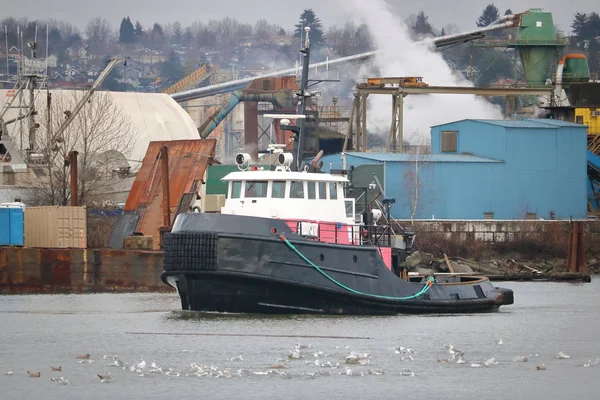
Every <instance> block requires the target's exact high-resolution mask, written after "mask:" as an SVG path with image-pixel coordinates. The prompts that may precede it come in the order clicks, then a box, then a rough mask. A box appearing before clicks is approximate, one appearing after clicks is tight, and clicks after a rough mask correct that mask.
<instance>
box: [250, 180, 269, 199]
mask: <svg viewBox="0 0 600 400" xmlns="http://www.w3.org/2000/svg"><path fill="white" fill-rule="evenodd" d="M268 186H269V183H268V182H267V181H246V191H245V193H244V197H267V187H268Z"/></svg>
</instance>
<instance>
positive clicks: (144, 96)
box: [0, 89, 200, 169]
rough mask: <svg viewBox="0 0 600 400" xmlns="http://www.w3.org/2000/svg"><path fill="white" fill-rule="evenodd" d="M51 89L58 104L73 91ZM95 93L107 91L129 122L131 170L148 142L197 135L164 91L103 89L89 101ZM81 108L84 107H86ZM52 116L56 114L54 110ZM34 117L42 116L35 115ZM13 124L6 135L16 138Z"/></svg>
mask: <svg viewBox="0 0 600 400" xmlns="http://www.w3.org/2000/svg"><path fill="white" fill-rule="evenodd" d="M8 92H9V90H8V89H0V109H1V108H2V107H3V106H4V104H5V103H6V102H7V101H9V99H10V97H7V93H8ZM50 92H51V93H52V101H53V103H58V104H60V98H61V97H63V96H72V90H60V89H57V90H53V89H51V90H50ZM80 92H83V90H80ZM98 93H103V94H105V93H107V94H109V95H110V96H111V97H112V99H113V101H114V104H115V105H116V106H117V107H118V108H119V109H120V110H122V112H123V114H124V115H125V116H126V117H127V118H128V119H129V121H130V122H131V128H130V129H129V132H124V134H129V135H133V138H134V142H135V144H134V146H133V147H132V149H131V151H130V154H129V155H128V157H127V158H128V159H130V160H131V161H132V163H131V167H132V168H133V169H138V168H139V167H140V165H141V163H137V162H136V161H141V160H143V159H144V155H145V154H146V150H147V148H148V144H149V143H150V142H151V141H158V140H182V139H184V140H185V139H199V138H200V137H199V135H198V131H197V129H196V126H195V124H194V121H193V120H192V118H191V117H190V116H189V114H188V113H187V112H186V111H185V110H184V109H183V108H182V107H181V106H180V105H179V104H177V102H176V101H175V100H173V99H172V98H171V96H169V95H167V94H163V93H138V92H104V91H103V92H96V93H94V94H93V95H92V98H91V100H90V101H92V102H93V101H94V96H96V95H97V94H98ZM16 102H17V99H15V104H16ZM36 107H37V109H38V110H40V111H41V110H45V108H46V93H45V91H41V92H37V95H36ZM83 110H85V106H84V108H83ZM82 112H83V111H82ZM17 115H18V111H17V110H15V109H10V110H8V112H7V113H6V114H5V116H4V119H5V120H10V119H12V118H15V117H16V116H17ZM53 115H57V114H56V113H54V112H53ZM37 118H38V119H39V118H43V117H40V116H38V117H37ZM38 122H41V121H38ZM12 125H13V126H10V125H9V128H8V134H9V135H10V136H13V137H15V136H17V135H16V134H15V133H16V132H15V126H14V125H15V124H12Z"/></svg>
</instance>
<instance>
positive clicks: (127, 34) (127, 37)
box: [119, 17, 135, 43]
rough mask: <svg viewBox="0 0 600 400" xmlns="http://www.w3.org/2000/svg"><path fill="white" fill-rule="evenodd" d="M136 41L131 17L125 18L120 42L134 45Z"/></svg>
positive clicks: (120, 31) (121, 28)
mask: <svg viewBox="0 0 600 400" xmlns="http://www.w3.org/2000/svg"><path fill="white" fill-rule="evenodd" d="M134 41H135V30H134V28H133V24H132V23H131V20H130V19H129V17H127V18H123V20H122V21H121V27H120V28H119V42H121V43H132V42H134Z"/></svg>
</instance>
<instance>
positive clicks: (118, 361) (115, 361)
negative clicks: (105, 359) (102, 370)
mask: <svg viewBox="0 0 600 400" xmlns="http://www.w3.org/2000/svg"><path fill="white" fill-rule="evenodd" d="M106 366H107V367H122V366H123V361H121V360H117V359H115V360H114V361H113V362H112V363H110V364H106Z"/></svg>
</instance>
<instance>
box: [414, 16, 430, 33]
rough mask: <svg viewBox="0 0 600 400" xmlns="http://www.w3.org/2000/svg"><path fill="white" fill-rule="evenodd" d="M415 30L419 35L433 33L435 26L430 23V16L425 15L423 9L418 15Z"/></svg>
mask: <svg viewBox="0 0 600 400" xmlns="http://www.w3.org/2000/svg"><path fill="white" fill-rule="evenodd" d="M413 31H414V32H415V33H416V34H417V35H433V28H432V27H431V24H430V23H429V17H428V16H427V15H425V12H423V11H421V12H419V14H418V15H417V20H416V21H415V24H414V26H413Z"/></svg>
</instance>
